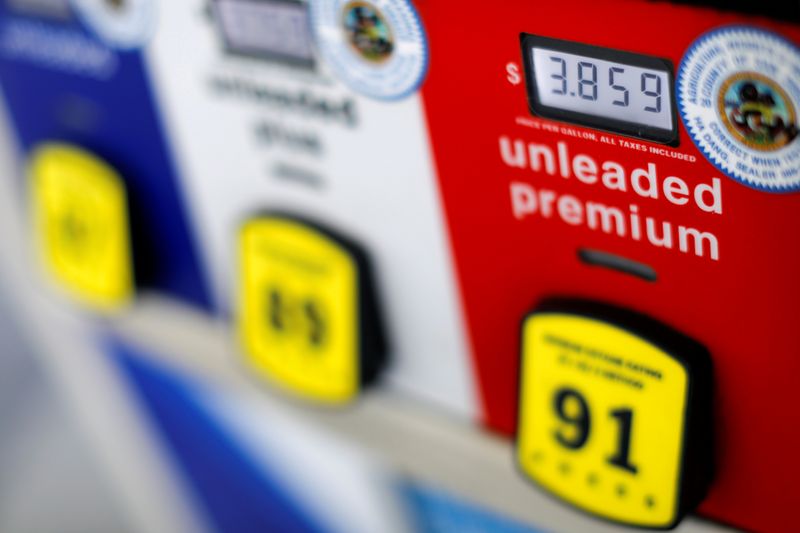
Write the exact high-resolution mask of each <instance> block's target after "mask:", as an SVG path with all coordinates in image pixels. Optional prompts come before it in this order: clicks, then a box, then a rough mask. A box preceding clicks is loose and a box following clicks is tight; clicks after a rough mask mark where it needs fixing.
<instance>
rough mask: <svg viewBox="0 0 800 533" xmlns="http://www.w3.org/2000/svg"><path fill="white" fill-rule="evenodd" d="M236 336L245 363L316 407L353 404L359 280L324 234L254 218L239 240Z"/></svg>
mask: <svg viewBox="0 0 800 533" xmlns="http://www.w3.org/2000/svg"><path fill="white" fill-rule="evenodd" d="M239 268H240V270H239V287H240V288H239V290H240V293H239V310H238V321H239V335H240V340H241V342H242V344H243V347H244V351H245V355H246V357H247V359H248V361H249V363H250V365H251V366H252V367H253V368H254V369H255V370H256V371H257V372H258V373H259V374H261V375H263V376H265V377H266V378H268V379H269V380H270V381H272V382H274V383H277V384H278V385H279V386H281V387H282V388H284V389H288V390H289V391H291V392H293V393H294V394H296V395H298V396H301V397H303V398H306V399H310V400H312V401H315V402H318V403H323V404H342V403H346V402H348V401H350V400H351V399H353V398H354V397H355V396H356V395H357V393H358V390H359V383H360V381H359V380H360V372H359V369H360V346H359V344H360V343H359V336H360V332H359V327H360V317H359V312H360V310H359V283H358V280H359V276H358V266H357V264H356V260H355V259H354V257H353V255H352V254H351V253H350V252H349V251H348V250H347V249H346V248H345V247H343V246H342V245H341V243H339V242H337V241H336V240H334V239H333V238H331V237H330V236H329V235H327V234H325V233H323V232H321V231H319V230H317V229H315V228H313V227H311V226H309V225H306V224H304V223H301V222H298V221H294V220H291V219H286V218H282V217H262V218H256V219H253V220H250V221H249V222H247V223H245V224H244V225H243V226H242V229H241V233H240V236H239Z"/></svg>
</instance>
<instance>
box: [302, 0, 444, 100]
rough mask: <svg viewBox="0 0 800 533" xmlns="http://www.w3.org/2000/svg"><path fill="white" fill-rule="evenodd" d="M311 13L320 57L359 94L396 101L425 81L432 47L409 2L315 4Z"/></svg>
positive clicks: (326, 0) (333, 0) (334, 0)
mask: <svg viewBox="0 0 800 533" xmlns="http://www.w3.org/2000/svg"><path fill="white" fill-rule="evenodd" d="M310 9H311V24H312V26H313V29H314V35H315V37H316V41H317V48H318V49H319V53H320V55H321V56H322V58H323V59H324V60H325V62H326V63H327V64H328V65H329V66H330V68H331V70H332V71H333V73H334V74H335V75H336V76H337V77H338V78H339V79H341V80H342V81H343V82H344V83H345V84H347V85H348V86H349V87H350V88H351V89H353V90H354V91H356V92H358V93H361V94H364V95H366V96H369V97H372V98H376V99H379V100H397V99H399V98H403V97H405V96H408V95H409V94H411V93H413V92H414V91H415V90H416V89H417V87H419V85H420V83H422V79H423V78H424V77H425V73H426V70H427V68H428V48H427V43H426V40H425V33H424V31H423V29H422V24H421V23H420V20H419V16H418V15H417V12H416V10H415V9H414V7H413V6H412V5H411V3H410V2H409V1H408V0H370V1H364V0H311V1H310Z"/></svg>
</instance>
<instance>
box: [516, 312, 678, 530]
mask: <svg viewBox="0 0 800 533" xmlns="http://www.w3.org/2000/svg"><path fill="white" fill-rule="evenodd" d="M522 334H523V335H522V369H521V372H522V375H521V379H520V384H521V399H520V410H519V429H518V434H517V462H518V464H519V466H520V468H521V469H522V471H523V472H524V473H525V474H526V475H527V476H529V477H530V478H531V479H533V480H534V481H536V482H537V483H538V484H539V485H541V486H543V487H544V488H546V489H547V490H548V491H550V492H552V493H554V494H555V495H557V496H558V497H560V498H562V499H564V500H566V501H568V502H570V503H572V504H573V505H575V506H577V507H580V508H582V509H584V510H586V511H589V512H591V513H594V514H597V515H600V516H603V517H604V518H607V519H610V520H616V521H620V522H624V523H628V524H634V525H638V526H646V527H667V526H670V525H672V524H674V523H675V522H676V521H677V520H678V516H679V508H680V491H681V488H680V484H681V467H682V461H683V454H684V450H683V446H684V431H685V413H686V410H687V392H688V383H689V377H688V375H687V372H686V369H685V368H684V367H683V366H682V365H681V364H680V363H679V362H678V361H676V360H675V359H673V358H672V357H671V356H670V355H669V354H667V353H666V352H664V351H663V350H661V349H660V348H659V347H657V346H655V345H654V344H652V343H650V342H648V341H647V340H645V339H644V338H642V337H639V336H637V335H635V334H633V333H631V332H628V331H626V330H625V329H622V328H620V327H617V326H616V325H614V324H611V323H607V322H604V321H601V320H597V319H594V318H589V317H585V316H579V315H573V314H569V313H559V312H543V313H534V314H532V315H529V316H528V318H526V320H525V322H524V324H523V332H522Z"/></svg>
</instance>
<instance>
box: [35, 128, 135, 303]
mask: <svg viewBox="0 0 800 533" xmlns="http://www.w3.org/2000/svg"><path fill="white" fill-rule="evenodd" d="M30 172H31V175H30V180H31V183H30V185H31V202H32V212H33V224H34V231H35V234H36V235H35V237H36V241H37V246H38V249H39V255H40V257H41V259H42V261H43V263H44V266H45V269H46V270H47V271H48V272H49V273H50V274H51V275H52V277H53V278H54V279H55V281H56V282H57V283H58V284H59V285H61V286H62V287H63V288H64V289H66V290H67V292H69V293H71V294H72V295H73V296H74V297H76V298H77V299H79V300H80V301H82V302H84V303H85V304H87V305H89V306H92V307H95V308H97V309H100V310H111V309H114V308H118V307H120V306H122V305H124V304H126V303H127V302H128V301H129V300H130V299H131V297H132V295H133V292H134V283H133V267H132V264H131V246H130V237H129V229H128V207H127V199H126V194H125V187H124V184H123V182H122V179H121V178H120V176H119V175H118V174H117V173H116V172H115V171H114V169H113V168H111V167H110V166H109V165H108V164H106V163H105V162H103V161H101V160H100V159H98V158H97V157H95V156H93V155H92V154H90V153H88V152H86V151H84V150H81V149H79V148H75V147H72V146H67V145H61V144H48V145H44V146H43V147H41V148H40V149H38V150H37V151H36V152H35V153H34V155H33V159H32V161H31V168H30Z"/></svg>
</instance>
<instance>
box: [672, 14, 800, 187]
mask: <svg viewBox="0 0 800 533" xmlns="http://www.w3.org/2000/svg"><path fill="white" fill-rule="evenodd" d="M677 85H678V90H677V92H678V104H679V106H680V111H681V117H682V118H683V123H684V125H685V126H686V129H687V130H688V131H689V135H690V136H691V137H692V140H693V141H694V143H695V144H696V145H697V147H698V148H699V149H700V150H701V151H702V152H703V153H704V154H705V156H706V157H707V158H708V159H709V160H710V161H711V162H712V163H713V164H714V165H715V166H716V167H717V168H718V169H719V170H720V171H722V172H724V173H725V174H726V175H728V176H729V177H731V178H733V179H735V180H737V181H739V182H741V183H743V184H745V185H748V186H750V187H753V188H755V189H759V190H763V191H770V192H791V191H797V190H800V138H798V110H800V49H798V48H797V47H796V46H794V45H793V44H792V43H790V42H789V41H787V40H785V39H783V38H782V37H780V36H778V35H776V34H774V33H771V32H768V31H764V30H761V29H758V28H752V27H747V26H729V27H725V28H721V29H718V30H714V31H712V32H709V33H707V34H705V35H703V36H702V37H700V38H699V39H698V40H697V41H695V42H694V44H692V46H691V47H690V48H689V50H688V51H687V52H686V55H685V56H684V58H683V60H682V61H681V65H680V68H679V69H678V81H677Z"/></svg>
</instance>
